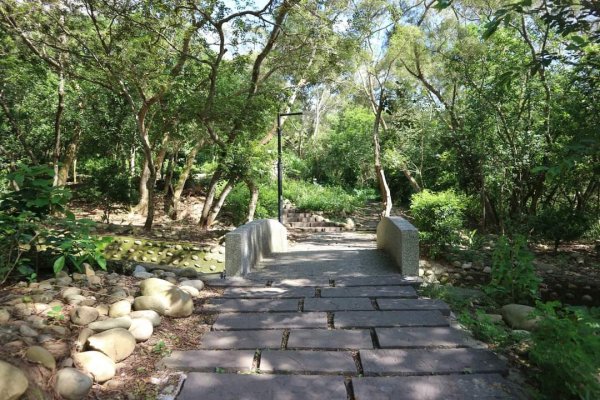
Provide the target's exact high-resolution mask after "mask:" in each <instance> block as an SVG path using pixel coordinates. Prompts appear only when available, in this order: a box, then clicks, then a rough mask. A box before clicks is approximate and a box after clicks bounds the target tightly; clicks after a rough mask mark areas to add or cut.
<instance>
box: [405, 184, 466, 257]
mask: <svg viewBox="0 0 600 400" xmlns="http://www.w3.org/2000/svg"><path fill="white" fill-rule="evenodd" d="M466 204H467V199H466V197H465V196H464V195H462V194H458V193H455V192H454V191H453V190H446V191H443V192H438V193H433V192H430V191H429V190H423V191H422V192H420V193H415V194H414V195H413V196H412V197H411V204H410V213H411V215H412V217H413V221H414V223H415V225H416V226H417V228H418V229H419V234H420V236H421V240H422V242H423V244H425V245H426V246H427V247H428V250H429V254H430V255H431V256H433V257H435V256H436V255H437V254H438V253H439V252H440V251H441V250H442V249H444V248H447V247H448V246H450V247H453V246H455V245H457V244H459V242H460V234H459V233H460V230H461V229H462V228H463V224H464V211H465V208H466Z"/></svg>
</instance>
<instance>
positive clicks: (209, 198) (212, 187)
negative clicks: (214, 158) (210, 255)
mask: <svg viewBox="0 0 600 400" xmlns="http://www.w3.org/2000/svg"><path fill="white" fill-rule="evenodd" d="M221 175H223V171H221V170H220V169H217V170H216V171H215V172H214V173H213V176H212V178H211V180H210V184H209V186H208V192H207V193H206V199H205V200H204V206H203V207H202V215H201V216H200V228H201V229H204V230H206V229H208V227H209V226H210V224H209V223H208V216H209V214H210V210H211V209H212V208H213V207H212V206H213V202H214V200H215V194H216V192H217V185H218V183H219V180H220V179H221Z"/></svg>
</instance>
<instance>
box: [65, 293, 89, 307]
mask: <svg viewBox="0 0 600 400" xmlns="http://www.w3.org/2000/svg"><path fill="white" fill-rule="evenodd" d="M65 300H66V301H67V303H69V304H71V305H75V306H76V305H78V304H81V302H83V301H84V300H85V296H82V295H80V294H70V295H68V296H67V297H65Z"/></svg>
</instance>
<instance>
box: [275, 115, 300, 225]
mask: <svg viewBox="0 0 600 400" xmlns="http://www.w3.org/2000/svg"><path fill="white" fill-rule="evenodd" d="M293 115H302V113H301V112H294V113H278V114H277V198H278V206H279V207H278V213H277V215H278V220H279V222H280V223H283V169H282V165H281V117H290V116H293Z"/></svg>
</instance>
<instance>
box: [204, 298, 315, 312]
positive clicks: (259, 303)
mask: <svg viewBox="0 0 600 400" xmlns="http://www.w3.org/2000/svg"><path fill="white" fill-rule="evenodd" d="M298 302H299V300H297V299H223V298H218V299H211V300H209V302H208V303H206V304H204V306H203V311H209V312H285V311H287V312H293V311H298ZM315 311H317V310H315Z"/></svg>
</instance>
